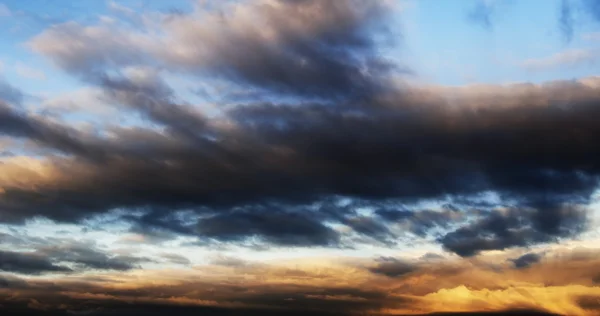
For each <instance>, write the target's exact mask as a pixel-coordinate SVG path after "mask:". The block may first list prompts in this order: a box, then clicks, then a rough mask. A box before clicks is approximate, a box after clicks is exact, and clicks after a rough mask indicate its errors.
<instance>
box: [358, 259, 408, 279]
mask: <svg viewBox="0 0 600 316" xmlns="http://www.w3.org/2000/svg"><path fill="white" fill-rule="evenodd" d="M377 261H378V264H377V265H376V266H375V267H371V268H369V271H371V272H373V273H376V274H382V275H385V276H388V277H390V278H394V277H399V276H403V275H405V274H408V273H411V272H413V271H415V270H417V269H418V267H417V266H416V265H415V264H412V263H409V262H406V261H402V260H400V259H396V258H392V257H381V258H379V260H377Z"/></svg>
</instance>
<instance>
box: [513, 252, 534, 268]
mask: <svg viewBox="0 0 600 316" xmlns="http://www.w3.org/2000/svg"><path fill="white" fill-rule="evenodd" d="M540 259H541V256H540V255H538V254H535V253H527V254H524V255H522V256H520V257H518V258H516V259H510V261H512V262H513V263H514V264H515V268H519V269H521V268H527V267H529V266H531V265H532V264H534V263H538V262H539V261H540Z"/></svg>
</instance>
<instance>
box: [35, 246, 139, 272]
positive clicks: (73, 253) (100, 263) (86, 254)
mask: <svg viewBox="0 0 600 316" xmlns="http://www.w3.org/2000/svg"><path fill="white" fill-rule="evenodd" d="M36 253H37V254H39V255H41V256H45V257H47V258H51V259H52V260H54V261H57V262H71V263H74V264H76V265H78V266H79V267H83V268H84V269H100V270H119V271H125V270H131V269H134V268H136V267H139V265H138V264H139V263H140V262H144V261H147V259H143V258H136V257H131V256H110V255H108V254H106V253H104V252H102V251H99V250H97V249H94V247H93V245H85V244H77V243H68V244H62V245H61V244H51V245H47V246H44V247H40V248H38V249H37V250H36Z"/></svg>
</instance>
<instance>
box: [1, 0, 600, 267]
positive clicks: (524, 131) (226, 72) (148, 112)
mask: <svg viewBox="0 0 600 316" xmlns="http://www.w3.org/2000/svg"><path fill="white" fill-rule="evenodd" d="M235 5H236V7H235V8H236V10H231V11H227V10H226V9H227V8H230V7H228V6H224V7H223V8H225V10H226V11H224V12H222V14H217V15H214V16H213V15H211V14H208V15H203V13H199V12H196V11H194V12H192V13H181V14H174V15H169V16H168V17H167V18H166V20H164V21H161V22H162V24H161V27H162V28H163V29H162V30H163V31H164V32H166V34H169V35H170V36H169V37H168V38H170V39H171V40H172V42H163V40H164V39H163V38H152V37H151V36H150V35H149V34H145V33H141V34H137V33H127V32H118V30H115V29H111V28H109V27H107V26H102V25H98V26H82V25H79V24H77V23H67V24H60V25H55V26H53V27H51V28H50V29H48V30H46V31H45V32H43V33H42V34H40V35H39V36H37V37H36V38H34V39H33V40H32V42H31V43H30V46H31V47H32V48H33V49H34V50H35V51H36V52H38V53H41V54H43V55H44V56H46V57H48V58H49V59H50V60H51V61H53V62H54V63H55V64H56V65H58V66H59V67H61V68H62V69H64V70H65V71H67V72H69V73H71V74H73V75H75V76H77V77H78V78H81V79H82V80H84V81H85V82H86V83H88V84H91V85H94V86H95V87H98V88H101V89H102V91H103V93H104V97H106V98H107V99H108V100H110V101H111V102H113V103H114V104H116V105H120V106H123V107H124V108H125V109H127V111H135V112H137V113H140V114H142V117H143V118H145V119H147V120H148V121H150V122H152V123H155V124H156V125H157V126H158V127H156V128H150V127H137V128H130V127H124V126H121V127H118V126H117V127H114V128H111V130H110V137H106V136H103V134H101V133H91V132H82V131H80V130H77V129H75V128H73V127H70V126H68V124H67V123H62V122H60V121H55V120H50V119H47V118H42V117H39V116H33V115H30V114H28V113H24V112H22V111H20V110H17V109H15V108H14V107H10V106H8V105H0V123H1V124H0V134H3V135H7V136H10V137H15V138H21V139H26V140H29V141H31V142H34V143H35V144H36V145H37V146H40V147H43V148H45V149H46V150H48V151H50V152H51V153H53V154H54V155H53V156H48V157H47V159H46V161H45V165H44V166H46V168H47V170H48V171H47V173H48V174H50V175H51V176H48V177H43V176H42V175H39V177H38V178H39V179H38V178H36V176H35V173H34V174H33V176H32V177H31V181H33V182H34V183H35V186H31V185H22V184H20V182H19V181H16V180H13V182H8V183H6V184H3V186H2V193H1V195H0V220H2V221H4V222H22V221H23V220H26V219H28V218H32V217H35V216H45V217H48V218H50V219H53V220H57V221H64V222H75V221H80V220H82V219H84V218H87V217H89V216H92V215H96V214H103V213H106V212H108V211H111V210H114V209H126V210H129V209H134V210H138V211H139V210H141V211H145V212H146V215H145V216H143V217H141V218H140V217H133V216H125V219H127V220H128V221H131V222H134V224H136V225H137V226H136V228H135V229H138V230H140V231H144V230H145V231H156V232H158V231H161V230H164V231H169V232H172V233H178V234H187V235H194V236H199V237H202V238H208V239H215V240H219V241H225V242H239V241H243V240H244V239H245V238H248V237H258V238H259V239H261V240H263V241H265V242H268V243H274V244H279V245H285V246H291V245H300V246H315V245H327V246H339V242H340V240H341V237H340V233H339V232H338V231H336V230H334V229H333V228H331V225H328V224H330V223H337V224H343V225H345V226H347V227H350V229H351V230H352V231H353V232H354V233H355V234H358V235H361V236H368V237H370V238H373V239H376V240H379V241H382V242H385V243H387V244H393V243H394V242H396V241H397V239H398V238H397V236H396V235H395V234H394V233H393V232H392V231H391V230H390V227H389V226H390V225H392V224H404V225H409V231H410V232H411V233H413V234H415V235H418V236H426V235H427V234H428V233H429V232H430V230H432V229H436V228H443V229H446V230H448V229H452V231H450V232H446V233H444V234H442V236H439V238H437V240H438V241H439V242H440V243H441V244H442V245H443V246H444V247H445V248H446V249H448V250H450V251H453V252H455V253H457V254H459V255H462V256H471V255H474V254H477V253H478V252H480V251H483V250H493V249H505V248H509V247H515V246H526V245H530V244H534V243H540V242H552V241H556V240H558V239H560V238H566V237H572V236H575V235H577V234H579V233H580V232H582V231H583V230H584V229H585V224H586V216H585V211H584V205H586V204H588V203H589V201H590V196H591V194H592V193H593V191H594V190H595V189H596V187H597V183H598V175H599V173H600V165H599V164H598V159H597V157H599V156H600V145H599V144H598V142H597V141H596V138H597V135H599V134H600V125H598V124H597V118H598V117H599V116H600V108H599V107H598V102H599V101H600V95H599V94H598V89H597V88H594V87H593V86H590V85H586V84H584V83H582V82H579V81H572V82H555V83H549V84H546V85H541V86H534V85H528V84H522V85H514V86H511V87H510V88H506V89H503V88H495V89H496V90H493V89H494V88H490V89H492V90H493V91H492V93H491V95H492V96H486V95H485V94H477V90H476V88H473V93H474V94H473V95H469V94H467V93H465V94H464V95H461V96H460V97H458V98H450V97H448V95H447V94H444V93H443V92H440V91H416V90H414V89H409V88H407V89H403V88H400V87H399V86H398V85H397V84H396V83H395V82H396V81H394V80H393V78H394V77H393V74H392V73H390V71H392V70H394V69H396V68H397V65H389V64H388V62H387V61H385V60H384V59H383V58H381V56H380V55H379V51H378V48H379V46H378V45H377V44H378V42H377V41H376V40H374V38H375V36H376V35H381V34H382V33H374V32H375V31H377V30H379V31H377V32H380V31H381V32H383V31H382V30H381V29H377V28H376V27H379V26H381V25H385V21H386V19H385V18H386V16H387V12H388V11H389V10H390V7H388V6H387V5H386V4H384V2H373V1H359V0H356V1H341V2H338V1H312V0H307V1H266V2H261V4H255V3H253V4H245V3H242V4H235ZM325 12H326V14H325ZM484 13H485V12H484ZM488 15H489V14H488ZM199 16H202V17H205V18H206V19H205V20H202V21H201V23H199V22H198V21H199V20H198V17H199ZM249 20H253V21H258V22H260V23H259V24H258V25H254V24H251V23H248V22H247V21H249ZM73 43H84V44H85V45H79V44H78V45H73ZM197 43H202V44H205V45H197ZM64 45H67V46H64ZM68 45H71V46H68ZM65 47H66V48H65ZM240 47H243V49H240ZM161 67H163V68H165V69H169V70H170V71H173V72H175V73H185V74H188V75H193V76H196V77H197V78H199V79H198V80H203V79H205V78H206V76H207V74H208V75H213V74H214V73H217V74H219V75H220V76H219V77H220V80H225V81H226V82H228V83H229V84H231V85H235V86H238V87H243V88H247V89H259V90H261V91H262V92H264V93H267V94H269V95H270V96H271V98H268V99H269V100H271V101H272V102H271V101H268V100H263V99H260V98H259V99H254V100H252V102H248V103H245V104H243V105H242V104H238V105H235V104H234V105H232V104H229V106H227V107H223V108H222V114H223V116H222V117H219V118H216V119H215V118H208V117H207V116H205V115H204V114H203V113H201V112H200V110H199V109H198V108H195V107H193V106H191V105H189V104H186V103H185V102H180V101H181V100H178V99H177V98H176V97H175V96H174V92H173V90H172V89H171V88H170V87H169V86H168V84H167V83H166V81H165V80H163V78H162V77H161V75H162V74H161V72H160V71H158V70H151V69H154V68H156V69H159V68H161ZM482 89H486V88H485V87H484V88H482ZM488 95H490V94H488ZM285 97H287V98H288V99H290V98H291V99H292V100H294V101H293V102H291V101H290V102H286V101H284V100H285ZM316 100H317V101H316ZM1 166H2V167H3V168H6V169H11V168H12V169H11V170H17V169H19V168H21V169H22V168H23V167H22V166H18V167H15V166H13V165H11V164H10V160H7V162H6V163H3V164H2V165H1ZM19 170H20V169H19ZM15 172H16V171H15ZM28 179H29V178H28ZM33 187H35V189H32V188H33ZM485 192H493V193H495V194H497V195H498V196H499V197H500V200H501V201H502V202H500V203H497V204H493V205H488V206H486V207H481V208H482V209H480V210H478V212H479V213H477V214H478V215H477V217H476V218H473V221H471V222H470V223H469V224H465V225H462V226H461V227H458V228H455V227H453V226H452V225H455V224H460V223H462V222H453V221H454V220H455V219H459V220H461V221H462V220H464V218H465V216H466V215H464V214H466V212H465V213H464V214H463V215H462V216H459V215H453V214H454V213H451V212H446V213H444V212H437V213H435V212H424V211H423V212H417V211H422V210H420V209H418V208H416V207H414V208H410V209H407V208H406V207H401V206H402V205H414V204H415V203H416V202H419V201H423V200H426V199H428V200H437V201H440V200H448V199H451V200H455V201H462V202H461V203H457V204H458V205H456V206H455V207H456V210H455V211H454V212H455V213H457V214H460V213H461V212H462V211H466V209H467V208H468V209H473V208H475V207H473V205H472V204H471V200H472V199H474V197H477V196H479V195H481V194H483V193H485ZM337 197H349V198H352V199H353V200H354V201H355V202H356V203H363V204H365V205H368V206H372V207H378V206H380V205H383V204H385V205H388V206H389V205H392V206H391V207H388V208H387V209H385V210H384V209H380V208H378V210H377V211H376V212H375V216H370V217H369V216H363V215H359V214H356V213H355V211H354V210H351V209H350V208H341V207H333V208H334V209H335V208H337V211H336V212H331V210H330V209H331V207H329V208H326V207H318V206H317V207H316V208H315V209H316V210H315V209H313V208H312V206H314V205H315V204H319V203H323V201H328V200H331V199H335V198H337ZM394 203H395V206H394ZM477 208H480V207H477ZM309 209H310V210H311V211H308V210H309ZM505 209H508V210H509V211H507V212H505V211H504V210H505ZM184 210H185V211H190V212H192V213H194V214H195V215H198V218H200V219H199V220H198V219H197V218H196V220H190V221H187V220H181V219H180V218H177V216H175V215H176V214H177V213H176V212H177V211H184ZM406 223H408V224H406ZM125 267H126V266H123V268H125Z"/></svg>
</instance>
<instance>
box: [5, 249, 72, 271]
mask: <svg viewBox="0 0 600 316" xmlns="http://www.w3.org/2000/svg"><path fill="white" fill-rule="evenodd" d="M0 270H2V271H8V272H15V273H24V274H39V273H44V272H71V271H72V270H71V269H69V268H67V267H64V266H59V265H55V264H53V263H52V262H51V261H49V260H48V259H47V258H45V257H44V256H41V255H39V254H37V253H27V252H26V253H22V252H14V251H1V250H0Z"/></svg>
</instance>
